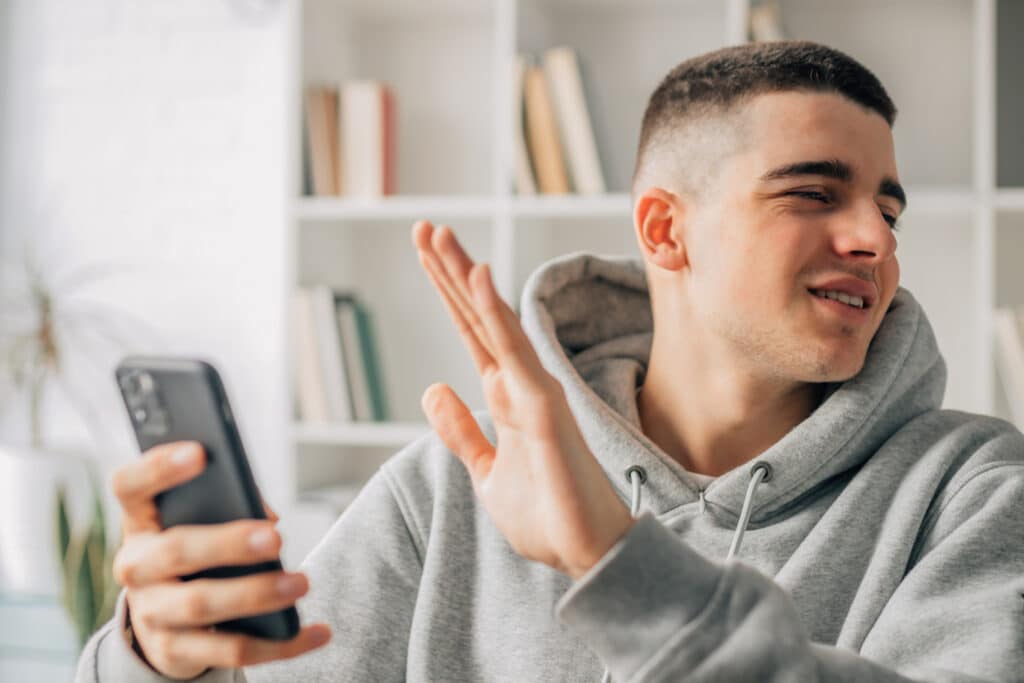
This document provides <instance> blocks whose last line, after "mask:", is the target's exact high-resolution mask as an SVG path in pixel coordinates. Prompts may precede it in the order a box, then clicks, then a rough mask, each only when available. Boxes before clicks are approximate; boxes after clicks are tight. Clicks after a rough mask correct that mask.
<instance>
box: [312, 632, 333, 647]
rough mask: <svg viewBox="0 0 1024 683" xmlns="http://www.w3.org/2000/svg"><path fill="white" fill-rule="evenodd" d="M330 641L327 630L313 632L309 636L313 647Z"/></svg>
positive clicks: (329, 634)
mask: <svg viewBox="0 0 1024 683" xmlns="http://www.w3.org/2000/svg"><path fill="white" fill-rule="evenodd" d="M330 639H331V632H330V631H328V630H327V629H323V630H321V631H313V635H311V636H310V638H309V640H310V642H312V643H313V644H314V645H323V644H324V643H326V642H327V641H328V640H330Z"/></svg>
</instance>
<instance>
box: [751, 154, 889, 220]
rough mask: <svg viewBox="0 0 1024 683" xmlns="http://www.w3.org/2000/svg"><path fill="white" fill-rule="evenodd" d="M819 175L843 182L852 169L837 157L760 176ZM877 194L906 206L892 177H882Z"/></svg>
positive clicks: (846, 180) (778, 169)
mask: <svg viewBox="0 0 1024 683" xmlns="http://www.w3.org/2000/svg"><path fill="white" fill-rule="evenodd" d="M804 175H820V176H825V177H826V178H835V179H836V180H841V181H843V182H844V183H848V182H850V181H851V180H853V169H852V168H850V165H849V164H847V163H846V162H844V161H840V160H839V159H824V160H820V161H798V162H796V163H793V164H786V165H784V166H779V167H778V168H773V169H772V170H770V171H768V172H767V173H765V174H764V175H762V176H761V180H762V181H769V180H778V179H780V178H791V177H794V176H804ZM878 194H882V195H886V196H888V197H892V198H893V199H895V200H896V201H898V202H899V203H900V209H906V208H907V193H906V192H904V191H903V186H902V185H900V184H899V183H898V182H896V180H895V179H894V178H889V177H886V178H882V182H881V183H879V185H878Z"/></svg>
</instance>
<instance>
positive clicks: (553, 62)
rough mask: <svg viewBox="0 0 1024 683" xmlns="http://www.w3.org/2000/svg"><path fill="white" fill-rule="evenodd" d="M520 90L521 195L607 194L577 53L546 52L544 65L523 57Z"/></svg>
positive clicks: (518, 151)
mask: <svg viewBox="0 0 1024 683" xmlns="http://www.w3.org/2000/svg"><path fill="white" fill-rule="evenodd" d="M514 88H515V91H514V104H515V115H514V116H513V120H514V124H515V131H514V135H515V138H514V139H515V184H516V192H517V193H518V194H521V195H532V194H537V193H538V191H539V192H540V193H541V194H565V193H569V192H575V193H577V194H602V193H604V192H605V182H604V175H603V174H602V172H601V163H600V159H599V158H598V155H597V144H596V142H595V139H594V131H593V128H592V127H591V125H590V114H589V113H588V111H587V102H586V98H585V97H584V94H583V81H582V79H581V77H580V68H579V60H578V59H577V57H576V52H575V50H573V49H572V48H570V47H565V46H561V47H555V48H551V49H549V50H546V51H545V52H544V54H543V56H542V58H541V64H540V65H536V64H534V63H533V58H532V57H531V56H530V55H527V54H520V55H519V56H518V57H517V58H516V63H515V73H514Z"/></svg>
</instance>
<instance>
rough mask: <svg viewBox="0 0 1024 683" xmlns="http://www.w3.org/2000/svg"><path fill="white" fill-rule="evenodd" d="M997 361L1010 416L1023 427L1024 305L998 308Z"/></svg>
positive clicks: (996, 328)
mask: <svg viewBox="0 0 1024 683" xmlns="http://www.w3.org/2000/svg"><path fill="white" fill-rule="evenodd" d="M994 324H995V336H996V362H997V363H998V366H997V367H998V369H999V378H1000V380H1001V382H1002V385H1003V390H1004V392H1005V394H1006V399H1007V401H1008V402H1009V404H1010V419H1011V420H1012V421H1013V423H1014V424H1016V425H1017V427H1019V428H1020V429H1024V306H1018V307H1015V308H997V309H996V311H995V319H994Z"/></svg>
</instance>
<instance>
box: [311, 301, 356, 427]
mask: <svg viewBox="0 0 1024 683" xmlns="http://www.w3.org/2000/svg"><path fill="white" fill-rule="evenodd" d="M310 296H311V299H312V306H313V320H314V322H315V325H316V331H317V335H316V339H317V346H318V349H319V353H320V366H321V368H322V370H323V373H322V374H323V384H324V388H325V390H326V391H325V393H326V394H327V414H328V416H329V417H330V419H331V420H332V421H334V422H351V421H352V419H353V411H352V401H351V397H350V394H349V389H348V380H347V375H348V374H349V373H350V369H349V368H348V364H347V363H346V358H345V357H344V353H343V351H342V340H341V336H340V335H339V334H338V325H337V322H336V317H335V313H334V292H333V291H331V288H330V287H328V286H326V285H317V286H316V287H313V288H312V290H311V292H310Z"/></svg>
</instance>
